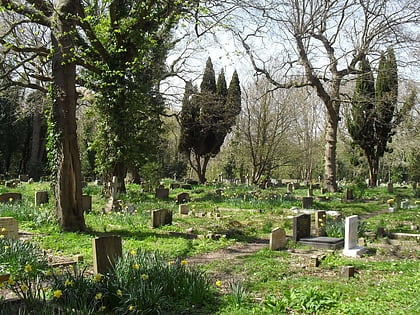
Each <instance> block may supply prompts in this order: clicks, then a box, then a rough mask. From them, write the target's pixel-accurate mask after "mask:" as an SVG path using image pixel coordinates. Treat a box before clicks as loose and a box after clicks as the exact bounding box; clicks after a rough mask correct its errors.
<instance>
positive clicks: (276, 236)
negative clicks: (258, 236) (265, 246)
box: [269, 228, 287, 250]
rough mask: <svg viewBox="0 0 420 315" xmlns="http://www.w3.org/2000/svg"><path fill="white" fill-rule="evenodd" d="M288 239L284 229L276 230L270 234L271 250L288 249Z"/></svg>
mask: <svg viewBox="0 0 420 315" xmlns="http://www.w3.org/2000/svg"><path fill="white" fill-rule="evenodd" d="M286 243H287V238H286V232H285V231H284V229H281V228H275V229H273V230H272V231H271V234H270V245H269V248H270V250H278V249H282V248H285V247H286Z"/></svg>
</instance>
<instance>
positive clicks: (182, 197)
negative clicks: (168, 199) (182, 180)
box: [176, 192, 190, 204]
mask: <svg viewBox="0 0 420 315" xmlns="http://www.w3.org/2000/svg"><path fill="white" fill-rule="evenodd" d="M189 201H190V195H189V194H188V193H186V192H182V193H180V194H178V195H177V196H176V202H177V203H178V204H181V203H186V202H189Z"/></svg>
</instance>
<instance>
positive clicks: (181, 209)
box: [178, 204, 190, 214]
mask: <svg viewBox="0 0 420 315" xmlns="http://www.w3.org/2000/svg"><path fill="white" fill-rule="evenodd" d="M178 208H179V214H188V212H190V206H189V205H187V204H180V205H179V207H178Z"/></svg>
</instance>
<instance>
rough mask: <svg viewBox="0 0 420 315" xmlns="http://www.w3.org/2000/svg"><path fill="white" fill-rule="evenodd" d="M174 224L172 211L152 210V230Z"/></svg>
mask: <svg viewBox="0 0 420 315" xmlns="http://www.w3.org/2000/svg"><path fill="white" fill-rule="evenodd" d="M171 224H172V211H170V210H167V209H158V210H152V228H158V227H160V226H162V225H171Z"/></svg>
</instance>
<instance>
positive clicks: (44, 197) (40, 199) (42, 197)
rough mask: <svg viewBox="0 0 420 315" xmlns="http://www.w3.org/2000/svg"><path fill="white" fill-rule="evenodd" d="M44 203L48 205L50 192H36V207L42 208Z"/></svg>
mask: <svg viewBox="0 0 420 315" xmlns="http://www.w3.org/2000/svg"><path fill="white" fill-rule="evenodd" d="M44 203H48V191H36V192H35V206H40V205H42V204H44Z"/></svg>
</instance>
